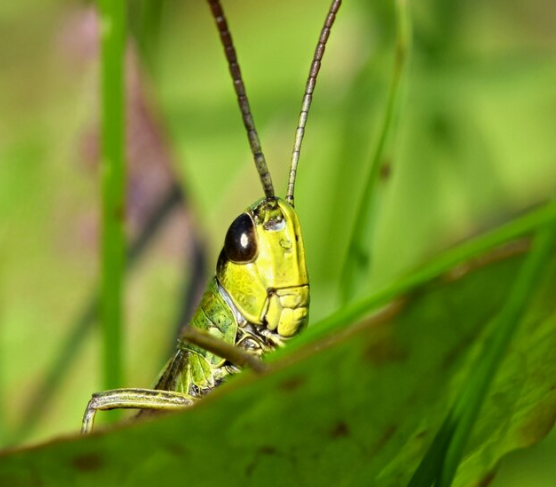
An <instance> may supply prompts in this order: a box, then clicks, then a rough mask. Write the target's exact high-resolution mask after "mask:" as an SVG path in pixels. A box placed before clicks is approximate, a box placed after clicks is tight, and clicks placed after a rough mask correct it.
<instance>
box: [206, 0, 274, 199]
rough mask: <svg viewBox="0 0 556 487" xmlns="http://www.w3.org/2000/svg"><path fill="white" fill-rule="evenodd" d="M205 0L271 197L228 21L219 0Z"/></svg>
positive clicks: (268, 179) (272, 192) (269, 178)
mask: <svg viewBox="0 0 556 487" xmlns="http://www.w3.org/2000/svg"><path fill="white" fill-rule="evenodd" d="M207 1H208V3H209V5H210V9H211V11H212V15H213V17H214V20H215V22H216V26H217V27H218V32H219V33H220V40H221V41H222V45H223V46H224V52H225V54H226V59H227V60H228V66H229V67H230V73H231V75H232V80H233V82H234V89H235V90H236V94H237V101H238V103H239V109H240V110H241V116H242V118H243V124H244V125H245V128H246V129H247V138H248V139H249V145H250V146H251V152H252V154H253V158H254V159H255V166H256V167H257V172H258V173H259V178H260V180H261V184H262V185H263V190H264V193H265V195H266V197H267V198H273V197H274V187H273V186H272V178H271V177H270V172H269V171H268V167H267V165H266V159H265V157H264V154H263V151H262V149H261V143H260V141H259V136H258V134H257V129H256V128H255V122H254V120H253V115H251V108H250V107H249V100H248V99H247V94H246V93H245V85H244V84H243V79H242V77H241V70H240V69H239V63H238V61H237V55H236V50H235V49H234V43H233V42H232V34H231V33H230V31H229V30H228V23H227V22H226V17H225V16H224V11H223V10H222V6H221V5H220V2H219V0H207Z"/></svg>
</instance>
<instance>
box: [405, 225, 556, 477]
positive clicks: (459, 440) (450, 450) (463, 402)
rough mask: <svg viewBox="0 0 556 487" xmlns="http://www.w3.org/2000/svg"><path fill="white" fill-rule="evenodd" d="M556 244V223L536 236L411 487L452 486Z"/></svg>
mask: <svg viewBox="0 0 556 487" xmlns="http://www.w3.org/2000/svg"><path fill="white" fill-rule="evenodd" d="M555 240H556V225H554V223H553V222H552V223H551V224H547V225H546V226H544V227H543V228H541V229H539V230H538V232H537V234H536V235H535V238H534V241H533V248H532V251H531V253H530V254H529V256H528V257H527V259H526V261H525V262H524V264H523V266H522V268H521V270H520V273H519V276H518V278H517V280H516V282H515V285H514V286H513V288H512V291H511V293H510V296H509V297H508V300H507V301H506V302H505V304H504V307H503V308H502V310H501V312H500V313H499V314H498V315H497V317H496V318H495V323H494V328H493V333H492V335H491V336H490V337H489V339H488V340H487V342H486V344H485V346H484V348H483V350H482V352H481V355H480V356H479V358H478V360H477V362H476V363H475V365H474V367H473V369H472V370H471V371H470V373H469V378H468V380H467V382H466V384H465V385H464V387H463V388H462V390H461V392H460V394H459V396H458V398H457V399H456V401H455V403H454V405H453V407H452V409H451V411H450V413H449V414H448V416H447V418H446V420H445V421H444V424H443V425H442V427H441V429H440V431H439V433H438V435H437V436H436V438H435V440H434V441H433V444H432V446H431V448H430V449H429V451H428V452H427V454H426V455H425V458H424V459H423V461H422V462H421V464H420V465H419V467H418V469H417V471H416V472H415V474H414V476H413V478H412V479H411V481H410V483H409V487H429V486H432V485H437V486H438V487H449V486H450V485H452V481H453V479H454V477H455V474H456V471H457V468H458V465H459V463H460V461H461V459H462V457H463V453H464V450H465V447H466V445H467V441H468V440H469V436H470V435H471V432H472V430H473V426H474V424H475V422H476V421H477V418H478V416H479V412H480V410H481V406H482V405H483V402H484V400H485V398H486V397H487V395H488V392H489V389H490V385H491V384H492V382H493V380H494V378H495V376H496V372H497V370H498V368H499V366H500V364H501V363H502V360H503V359H504V356H505V354H506V350H507V348H508V345H509V344H510V342H511V340H512V337H513V336H514V335H515V332H516V330H517V329H518V327H519V324H520V323H521V321H522V319H523V317H524V315H525V312H526V311H527V304H528V303H529V302H530V301H531V299H532V297H533V296H534V293H535V290H536V286H535V283H536V282H538V281H539V280H540V279H541V278H542V273H543V270H544V268H545V263H546V261H547V259H548V257H549V256H550V252H551V251H552V250H553V248H554V242H555Z"/></svg>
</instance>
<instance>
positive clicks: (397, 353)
mask: <svg viewBox="0 0 556 487" xmlns="http://www.w3.org/2000/svg"><path fill="white" fill-rule="evenodd" d="M363 359H364V360H365V361H367V362H370V363H371V364H372V365H374V366H381V365H385V364H387V363H390V362H403V361H404V360H406V359H407V352H405V351H404V350H402V349H401V348H400V347H398V346H397V345H396V344H394V343H392V342H391V341H385V340H381V341H379V342H373V343H371V344H370V345H369V346H368V347H366V348H365V350H364V352H363Z"/></svg>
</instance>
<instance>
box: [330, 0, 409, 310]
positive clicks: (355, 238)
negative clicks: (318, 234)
mask: <svg viewBox="0 0 556 487" xmlns="http://www.w3.org/2000/svg"><path fill="white" fill-rule="evenodd" d="M408 1H409V0H396V18H397V27H396V56H395V60H394V69H393V73H392V80H391V82H390V87H389V92H388V97H387V102H386V109H385V113H384V120H383V122H382V127H381V129H380V135H379V139H378V144H377V146H376V150H375V152H374V155H373V159H372V162H371V168H370V172H369V175H368V177H367V180H366V181H365V186H364V188H363V195H362V197H361V201H360V203H359V207H358V209H357V212H356V216H355V223H354V226H353V232H352V235H351V238H350V240H349V243H348V253H347V256H346V260H345V263H344V268H343V270H342V276H341V280H340V283H341V286H340V290H341V294H342V300H343V302H344V303H347V302H349V301H353V298H354V297H356V295H357V293H356V290H357V289H360V290H361V289H363V287H364V284H363V283H364V282H365V281H366V280H367V281H368V279H366V278H367V277H368V275H369V272H370V268H371V265H372V255H371V250H370V249H372V239H373V234H374V229H375V227H376V221H377V215H378V212H379V203H380V198H379V189H380V186H379V185H380V179H381V174H382V172H383V170H384V167H385V163H386V159H385V158H384V151H385V149H386V144H387V142H388V140H389V138H390V134H391V132H392V127H393V125H394V119H395V118H396V115H397V113H398V107H399V98H400V92H401V85H402V80H403V78H404V73H405V71H406V66H407V60H408V58H409V53H410V51H411V16H410V12H409V7H408V5H407V4H408Z"/></svg>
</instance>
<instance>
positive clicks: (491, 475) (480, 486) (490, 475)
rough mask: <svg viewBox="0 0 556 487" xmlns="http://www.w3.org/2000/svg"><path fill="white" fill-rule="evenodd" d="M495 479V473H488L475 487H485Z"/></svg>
mask: <svg viewBox="0 0 556 487" xmlns="http://www.w3.org/2000/svg"><path fill="white" fill-rule="evenodd" d="M494 477H496V472H488V473H487V474H486V475H485V476H484V477H483V478H482V479H481V480H479V483H478V484H477V487H487V486H488V485H490V484H491V482H492V481H493V480H494Z"/></svg>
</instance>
